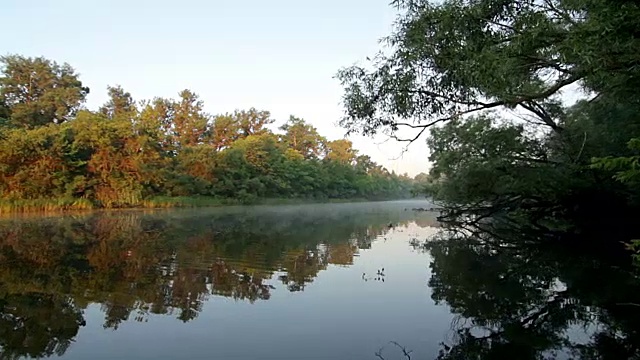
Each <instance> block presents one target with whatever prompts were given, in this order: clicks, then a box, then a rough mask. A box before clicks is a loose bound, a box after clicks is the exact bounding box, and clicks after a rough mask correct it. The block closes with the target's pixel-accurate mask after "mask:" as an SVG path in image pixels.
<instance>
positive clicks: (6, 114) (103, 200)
mask: <svg viewBox="0 0 640 360" xmlns="http://www.w3.org/2000/svg"><path fill="white" fill-rule="evenodd" d="M1 61H2V64H3V67H2V75H1V76H0V104H1V105H2V107H1V109H0V116H1V117H3V119H2V121H1V122H0V196H1V197H2V199H3V202H2V204H0V205H2V206H0V208H2V209H3V210H8V211H13V210H17V209H18V210H19V209H21V208H28V207H29V206H32V207H33V208H36V209H47V208H87V207H95V206H98V207H109V208H111V207H125V206H138V205H141V204H154V201H147V202H145V200H149V199H153V198H154V197H157V196H164V197H184V196H210V197H216V198H234V199H237V200H239V201H242V202H252V201H254V200H255V199H257V198H309V199H311V198H315V199H327V198H330V199H333V198H369V199H384V198H399V197H406V196H408V195H409V194H410V187H411V179H409V178H407V177H406V176H398V175H396V174H395V173H390V172H389V171H387V170H386V169H385V168H383V167H381V166H379V165H377V164H375V163H373V162H372V161H371V159H370V158H369V157H368V156H366V155H358V153H357V151H356V150H355V149H353V148H352V144H351V142H350V141H348V140H336V141H327V140H326V139H325V138H324V137H322V136H321V135H319V134H318V132H317V130H316V129H315V128H314V127H313V126H311V125H310V124H308V123H306V122H305V121H304V120H302V119H300V118H296V117H294V116H292V117H291V118H290V119H289V121H288V122H287V123H286V124H285V125H283V126H282V127H281V130H282V132H283V133H282V134H276V133H273V132H272V131H271V130H270V129H269V128H268V125H271V124H273V123H274V119H272V118H271V115H270V113H269V112H268V111H259V110H256V109H250V110H248V111H235V112H233V113H231V114H223V115H217V116H212V115H209V114H207V113H205V112H204V109H203V102H202V101H201V100H200V99H199V98H198V96H197V95H196V94H194V93H193V92H191V91H189V90H184V91H182V92H180V93H179V98H178V99H163V98H155V99H153V100H151V101H142V102H136V101H134V100H133V98H132V96H131V94H130V93H128V92H126V91H125V90H123V89H122V88H121V87H119V86H115V87H109V88H108V93H109V97H110V100H109V101H108V102H107V103H106V104H104V106H102V107H101V108H100V109H99V110H98V111H95V112H93V111H88V110H86V109H83V108H82V104H83V101H84V98H85V95H86V94H87V93H88V89H87V88H86V87H83V85H82V83H81V82H80V80H79V79H78V75H77V74H76V73H75V72H74V70H73V69H72V68H71V67H70V66H69V65H67V64H65V65H58V64H56V63H55V62H51V61H49V60H46V59H43V58H35V59H33V58H24V57H20V56H15V55H12V56H7V57H3V58H2V59H1ZM47 199H56V200H55V201H52V200H49V201H48V200H47ZM165 203H167V202H165Z"/></svg>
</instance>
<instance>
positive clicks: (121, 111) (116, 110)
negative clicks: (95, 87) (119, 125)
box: [98, 85, 137, 119]
mask: <svg viewBox="0 0 640 360" xmlns="http://www.w3.org/2000/svg"><path fill="white" fill-rule="evenodd" d="M107 91H108V93H109V101H107V103H105V104H104V105H102V106H101V107H100V109H99V110H98V111H99V112H100V113H101V114H103V115H105V116H107V117H108V118H110V119H114V118H121V117H131V116H134V115H135V113H136V112H137V108H136V103H135V101H134V100H133V98H132V97H131V94H130V93H128V92H126V91H124V89H122V87H121V86H120V85H116V86H108V87H107Z"/></svg>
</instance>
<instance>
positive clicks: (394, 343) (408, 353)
mask: <svg viewBox="0 0 640 360" xmlns="http://www.w3.org/2000/svg"><path fill="white" fill-rule="evenodd" d="M391 344H393V345H395V346H397V347H399V348H400V350H402V353H403V354H404V357H406V358H407V360H411V355H410V354H411V353H412V352H413V350H409V351H407V348H405V347H404V346H402V345H400V344H398V343H397V342H396V341H391Z"/></svg>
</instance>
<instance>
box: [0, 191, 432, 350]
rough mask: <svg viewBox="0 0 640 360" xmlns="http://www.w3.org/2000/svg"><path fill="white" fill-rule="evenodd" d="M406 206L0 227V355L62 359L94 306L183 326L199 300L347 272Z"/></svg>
mask: <svg viewBox="0 0 640 360" xmlns="http://www.w3.org/2000/svg"><path fill="white" fill-rule="evenodd" d="M406 206H407V205H406V204H394V203H366V204H342V205H326V206H325V205H313V206H280V207H268V206H263V207H233V208H226V209H207V210H171V211H159V212H113V213H108V212H104V213H95V214H85V215H77V216H62V217H48V218H23V219H5V220H2V221H1V222H0V346H1V348H2V354H1V355H2V356H1V358H3V359H5V358H7V359H10V358H19V357H23V356H28V357H46V356H51V355H54V354H55V355H63V354H64V353H65V352H66V351H67V350H68V348H69V347H70V346H71V344H72V343H73V341H74V339H75V337H76V336H77V335H78V332H79V329H80V328H81V327H82V326H84V325H85V319H84V316H83V314H84V310H85V309H86V308H87V306H89V305H90V304H100V307H101V310H102V312H103V313H104V323H103V327H104V328H106V329H109V328H110V329H118V327H119V326H120V325H121V324H122V323H123V322H126V321H136V322H145V321H147V319H148V317H149V316H150V315H152V314H163V315H166V316H173V317H175V318H176V319H178V320H180V321H182V322H189V321H190V320H193V319H194V318H196V317H197V316H198V315H199V313H200V312H201V311H202V308H203V304H204V303H205V302H206V301H207V300H208V299H209V297H211V296H223V297H228V298H232V299H236V300H238V301H246V302H250V303H253V302H258V301H266V300H269V299H270V297H271V292H272V290H273V289H275V288H276V287H282V288H285V289H287V290H288V291H291V292H298V291H304V290H305V287H306V286H307V285H308V284H309V283H311V282H313V281H314V279H315V278H316V277H317V276H318V274H319V273H320V272H322V271H323V270H325V269H326V268H327V266H328V265H329V264H334V265H338V266H350V265H352V264H353V261H354V257H357V256H358V254H359V251H360V250H361V249H368V248H370V247H371V244H372V242H373V241H374V240H375V239H376V238H378V237H379V236H380V235H383V234H385V233H387V232H388V231H390V229H392V228H393V227H395V226H397V225H402V224H407V223H409V222H411V221H413V222H416V221H418V222H422V223H423V224H431V225H436V223H435V220H434V219H435V216H433V215H431V216H429V215H427V216H425V215H424V214H418V213H416V212H413V211H410V210H408V211H407V210H405V207H406Z"/></svg>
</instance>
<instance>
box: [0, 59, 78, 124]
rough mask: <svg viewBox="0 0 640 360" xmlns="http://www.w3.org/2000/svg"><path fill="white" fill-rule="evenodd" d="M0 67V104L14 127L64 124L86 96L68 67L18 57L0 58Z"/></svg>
mask: <svg viewBox="0 0 640 360" xmlns="http://www.w3.org/2000/svg"><path fill="white" fill-rule="evenodd" d="M0 63H1V64H2V75H1V76H0V102H1V103H3V104H4V105H3V106H4V109H5V110H4V111H5V112H8V113H9V115H10V119H11V123H12V124H13V125H14V126H19V127H25V128H34V127H37V126H42V125H46V124H50V123H55V124H60V123H62V122H65V121H67V120H69V119H70V118H72V117H73V116H74V115H75V113H76V112H77V111H78V109H79V108H80V106H81V105H82V103H83V102H84V100H85V97H86V96H87V94H88V93H89V88H87V87H84V86H82V82H81V81H80V80H79V79H78V74H77V73H76V72H75V70H74V69H73V68H72V67H71V66H70V65H69V64H63V65H59V64H58V63H56V62H54V61H50V60H47V59H45V58H42V57H38V58H27V57H23V56H19V55H8V56H3V57H0ZM7 110H8V111H7ZM5 115H6V114H5Z"/></svg>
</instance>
